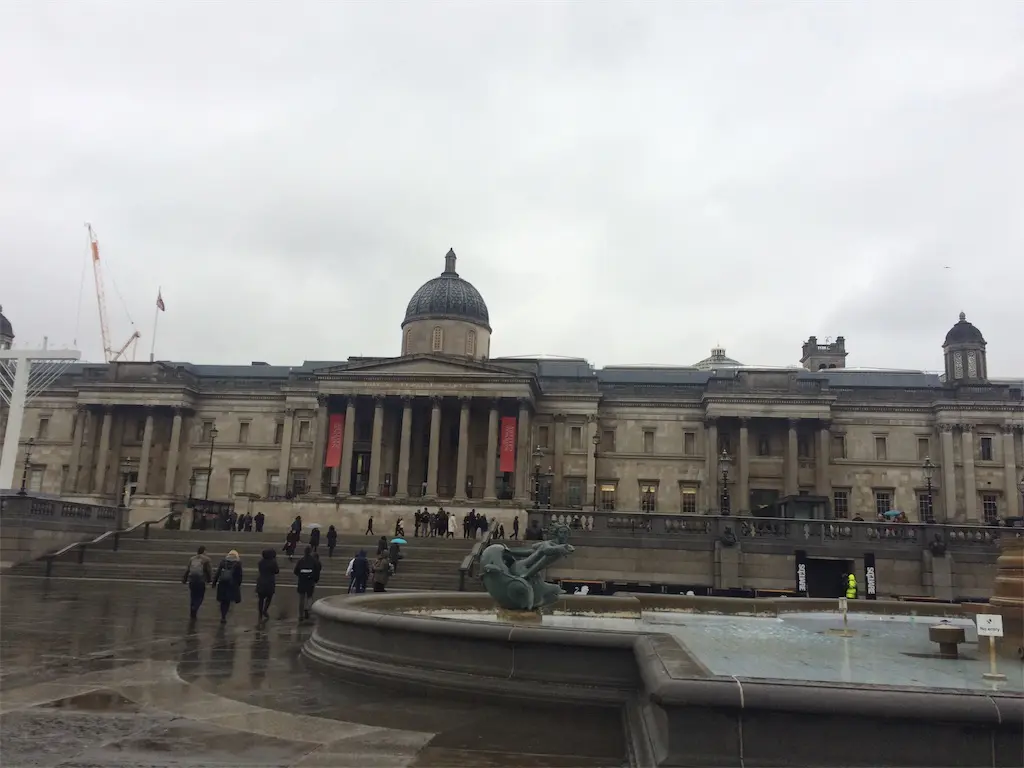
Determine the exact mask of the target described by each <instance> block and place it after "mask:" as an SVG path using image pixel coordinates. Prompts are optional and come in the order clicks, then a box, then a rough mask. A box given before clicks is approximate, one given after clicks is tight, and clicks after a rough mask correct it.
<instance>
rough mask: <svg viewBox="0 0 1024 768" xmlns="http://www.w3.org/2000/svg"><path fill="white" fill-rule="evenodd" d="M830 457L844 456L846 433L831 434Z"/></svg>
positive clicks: (839, 457)
mask: <svg viewBox="0 0 1024 768" xmlns="http://www.w3.org/2000/svg"><path fill="white" fill-rule="evenodd" d="M832 458H833V459H845V458H846V435H832Z"/></svg>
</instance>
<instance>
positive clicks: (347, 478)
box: [338, 395, 356, 496]
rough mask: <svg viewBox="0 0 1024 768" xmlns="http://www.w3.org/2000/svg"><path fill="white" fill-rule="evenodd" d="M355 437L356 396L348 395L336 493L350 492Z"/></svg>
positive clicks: (344, 494)
mask: <svg viewBox="0 0 1024 768" xmlns="http://www.w3.org/2000/svg"><path fill="white" fill-rule="evenodd" d="M355 439H356V396H355V395H349V396H348V401H347V402H346V403H345V437H344V439H343V440H342V443H341V471H340V473H339V475H338V495H339V496H348V495H349V494H350V493H351V492H352V444H353V443H354V442H355Z"/></svg>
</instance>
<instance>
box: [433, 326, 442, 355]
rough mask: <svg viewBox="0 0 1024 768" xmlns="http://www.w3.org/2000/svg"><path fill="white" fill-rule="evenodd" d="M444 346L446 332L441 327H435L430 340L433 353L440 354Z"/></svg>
mask: <svg viewBox="0 0 1024 768" xmlns="http://www.w3.org/2000/svg"><path fill="white" fill-rule="evenodd" d="M443 346H444V331H443V330H441V326H440V325H435V326H434V334H433V336H432V337H431V339H430V349H431V351H433V352H440V351H441V349H442V347H443Z"/></svg>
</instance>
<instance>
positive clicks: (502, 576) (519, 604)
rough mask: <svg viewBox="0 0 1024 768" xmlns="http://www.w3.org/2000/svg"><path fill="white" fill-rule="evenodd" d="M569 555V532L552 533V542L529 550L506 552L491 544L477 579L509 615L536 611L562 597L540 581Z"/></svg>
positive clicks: (558, 589) (559, 590) (556, 589)
mask: <svg viewBox="0 0 1024 768" xmlns="http://www.w3.org/2000/svg"><path fill="white" fill-rule="evenodd" d="M572 552H573V546H572V545H571V544H570V543H569V529H568V528H567V527H565V526H560V527H558V528H556V529H555V538H554V540H549V541H538V542H537V543H536V544H534V545H533V546H532V547H525V548H521V549H510V548H509V547H507V546H505V545H504V544H491V545H490V546H489V547H487V549H485V550H484V551H483V553H482V554H481V555H480V578H481V580H482V581H483V583H484V588H485V589H486V590H487V592H488V594H489V595H490V596H491V597H493V598H494V601H495V602H496V603H497V604H498V605H499V606H501V607H502V608H504V609H506V610H509V611H539V610H540V609H541V608H544V607H545V606H548V605H551V604H552V603H554V602H555V601H556V600H558V598H559V597H560V596H561V595H563V594H565V593H564V592H563V590H562V588H561V587H559V586H558V585H557V584H548V583H547V582H545V581H544V580H543V573H544V570H545V569H546V568H548V567H550V566H551V565H552V564H553V563H554V562H556V561H557V560H561V559H562V558H563V557H566V556H567V555H569V554H571V553H572Z"/></svg>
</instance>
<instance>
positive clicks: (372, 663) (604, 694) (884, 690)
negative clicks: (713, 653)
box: [303, 593, 1024, 768]
mask: <svg viewBox="0 0 1024 768" xmlns="http://www.w3.org/2000/svg"><path fill="white" fill-rule="evenodd" d="M835 606H836V601H834V600H830V601H822V600H805V599H799V598H795V599H794V598H791V599H786V600H731V599H727V598H686V597H669V596H665V595H653V596H634V597H603V598H602V597H596V598H595V597H586V598H579V597H573V596H566V597H564V598H563V599H562V600H561V601H560V603H559V604H558V605H557V606H555V608H556V609H557V610H564V611H568V612H573V611H581V612H586V613H606V614H613V615H622V614H627V615H636V614H637V613H638V612H639V611H640V610H641V609H646V610H658V609H665V610H693V611H699V612H702V613H716V612H718V613H733V614H751V615H778V613H779V612H780V611H817V610H834V609H835ZM852 607H853V609H854V610H858V611H860V610H865V611H872V612H879V613H905V612H908V611H914V612H915V613H917V614H919V615H960V614H962V613H963V610H962V609H961V608H960V607H959V606H951V605H933V604H927V603H924V604H919V603H899V602H891V601H860V600H858V601H854V605H853V606H852ZM444 608H449V609H455V610H464V611H485V610H486V611H493V610H494V603H493V601H492V600H491V599H490V597H489V596H487V595H481V594H467V593H433V594H428V595H423V596H410V595H401V594H384V595H379V594H367V595H354V596H338V597H330V598H326V599H323V600H320V601H319V602H317V603H316V604H315V605H314V607H313V612H314V614H316V616H317V624H316V628H315V630H314V632H313V634H312V636H311V637H310V638H309V640H308V641H307V642H306V644H305V646H304V647H303V655H304V656H305V658H306V659H307V660H309V661H310V662H312V663H313V664H315V665H317V666H319V667H320V668H322V669H323V670H325V671H327V672H329V673H331V674H335V675H339V676H341V677H342V678H343V679H344V680H347V681H357V682H361V683H368V684H372V685H378V686H379V685H390V686H393V687H397V688H399V689H402V690H406V689H410V688H411V689H415V690H418V691H425V692H429V693H432V694H434V695H436V694H439V693H441V694H444V695H457V696H463V697H467V698H470V699H472V700H474V701H480V700H481V699H483V700H488V699H492V698H494V699H497V698H501V699H513V700H517V701H522V702H530V701H537V700H546V701H551V702H557V703H563V704H567V705H570V706H571V705H573V704H578V703H587V704H589V705H601V704H603V705H606V706H611V707H620V708H622V709H623V711H624V713H625V717H624V722H625V723H626V730H627V738H628V741H629V743H630V746H631V751H632V753H633V757H634V760H633V762H634V763H635V764H638V765H644V766H698V765H699V766H742V765H758V766H792V765H816V766H817V765H820V766H874V768H889V767H890V766H892V767H893V768H896V767H897V766H898V767H900V768H902V767H903V766H915V767H916V766H922V765H958V766H964V767H967V766H972V767H973V766H1000V767H1001V766H1014V768H1017V766H1019V765H1020V755H1021V752H1022V750H1024V698H1022V697H1021V696H1019V695H1017V694H1013V693H1000V692H998V691H977V692H975V691H947V690H944V689H943V690H910V689H899V688H893V687H887V686H866V685H861V686H846V685H842V684H826V683H811V682H794V681H774V680H763V679H753V678H744V679H742V680H741V679H737V678H734V677H718V676H714V675H711V674H710V673H708V672H707V671H706V669H704V667H703V666H702V665H700V664H699V663H698V662H696V660H695V659H693V657H691V656H690V655H689V653H688V652H687V650H686V649H685V648H684V647H683V646H682V645H680V644H679V643H678V642H677V641H676V640H675V639H674V638H673V637H671V636H669V635H664V634H646V633H637V632H630V631H606V630H594V629H588V630H582V629H568V628H555V627H544V626H541V625H540V624H532V623H529V622H527V623H522V622H505V623H497V622H492V623H485V622H479V621H472V620H460V619H458V618H442V617H434V616H428V615H424V614H425V612H427V611H431V610H437V609H444ZM417 612H421V613H420V614H419V615H417Z"/></svg>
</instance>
